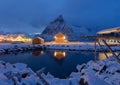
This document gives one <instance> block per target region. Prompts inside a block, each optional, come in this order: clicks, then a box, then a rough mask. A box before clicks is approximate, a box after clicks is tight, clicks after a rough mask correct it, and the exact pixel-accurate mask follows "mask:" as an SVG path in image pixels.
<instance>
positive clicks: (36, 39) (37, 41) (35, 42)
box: [32, 37, 45, 44]
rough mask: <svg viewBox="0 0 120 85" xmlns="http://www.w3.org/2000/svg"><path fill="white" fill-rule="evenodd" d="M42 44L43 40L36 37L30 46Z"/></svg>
mask: <svg viewBox="0 0 120 85" xmlns="http://www.w3.org/2000/svg"><path fill="white" fill-rule="evenodd" d="M44 43H45V41H44V39H42V38H40V37H36V38H34V39H33V41H32V44H44Z"/></svg>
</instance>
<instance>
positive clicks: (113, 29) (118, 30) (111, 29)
mask: <svg viewBox="0 0 120 85" xmlns="http://www.w3.org/2000/svg"><path fill="white" fill-rule="evenodd" d="M112 32H120V27H115V28H110V29H105V30H102V31H99V32H97V34H109V33H112Z"/></svg>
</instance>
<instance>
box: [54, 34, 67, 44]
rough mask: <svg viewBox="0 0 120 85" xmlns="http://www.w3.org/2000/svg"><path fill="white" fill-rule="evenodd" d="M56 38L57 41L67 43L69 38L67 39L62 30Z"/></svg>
mask: <svg viewBox="0 0 120 85" xmlns="http://www.w3.org/2000/svg"><path fill="white" fill-rule="evenodd" d="M54 38H55V42H56V43H66V42H68V41H67V39H66V36H65V35H64V34H62V33H61V32H59V33H58V34H56V35H55V37H54Z"/></svg>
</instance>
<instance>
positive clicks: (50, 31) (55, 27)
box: [41, 15, 74, 41]
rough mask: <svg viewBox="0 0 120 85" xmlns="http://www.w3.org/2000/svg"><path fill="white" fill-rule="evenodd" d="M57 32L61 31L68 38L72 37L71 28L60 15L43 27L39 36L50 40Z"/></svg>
mask: <svg viewBox="0 0 120 85" xmlns="http://www.w3.org/2000/svg"><path fill="white" fill-rule="evenodd" d="M59 32H61V33H63V34H64V35H65V36H66V37H67V39H68V40H73V39H74V38H73V30H72V28H71V27H69V26H68V25H67V24H66V22H65V20H64V18H63V16H62V15H60V16H59V17H58V18H57V19H55V20H54V21H53V22H51V23H50V24H49V25H48V26H47V27H46V28H45V30H44V31H43V32H42V34H41V37H43V38H44V39H45V40H46V41H52V40H54V36H55V35H56V34H57V33H59Z"/></svg>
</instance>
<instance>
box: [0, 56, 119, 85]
mask: <svg viewBox="0 0 120 85" xmlns="http://www.w3.org/2000/svg"><path fill="white" fill-rule="evenodd" d="M77 70H78V71H77V72H72V73H71V74H70V76H69V77H68V78H66V79H59V78H55V77H54V76H53V75H51V74H50V73H48V74H46V75H45V74H44V68H43V69H41V70H39V71H38V72H37V73H35V72H33V71H32V70H31V69H30V68H29V67H27V65H26V64H22V63H16V64H10V63H6V62H4V61H0V85H120V63H118V62H117V61H116V60H115V59H114V57H111V58H109V59H106V60H103V61H89V62H88V63H87V64H82V65H77Z"/></svg>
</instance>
